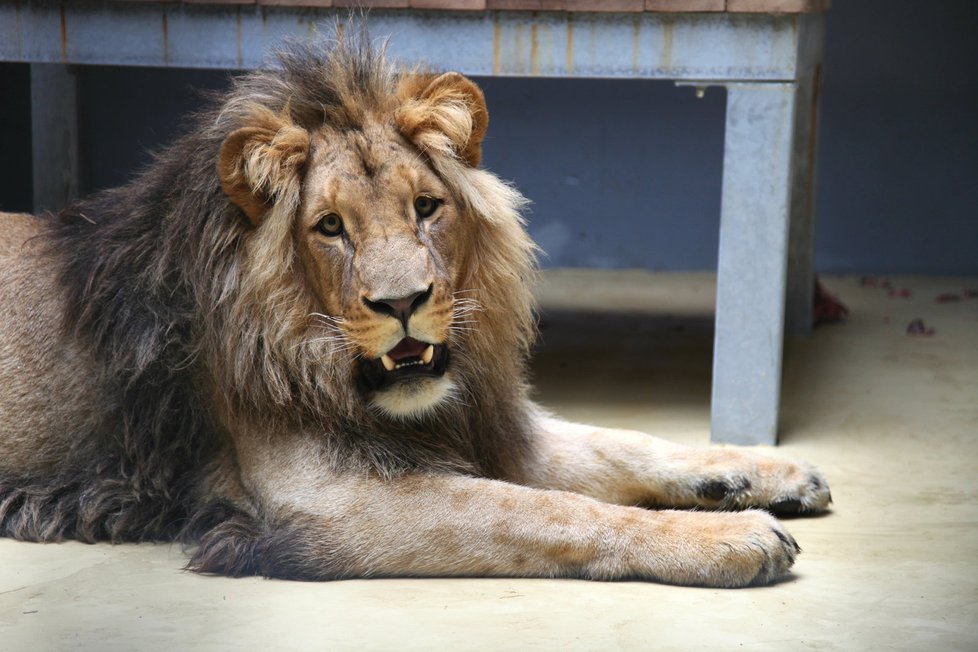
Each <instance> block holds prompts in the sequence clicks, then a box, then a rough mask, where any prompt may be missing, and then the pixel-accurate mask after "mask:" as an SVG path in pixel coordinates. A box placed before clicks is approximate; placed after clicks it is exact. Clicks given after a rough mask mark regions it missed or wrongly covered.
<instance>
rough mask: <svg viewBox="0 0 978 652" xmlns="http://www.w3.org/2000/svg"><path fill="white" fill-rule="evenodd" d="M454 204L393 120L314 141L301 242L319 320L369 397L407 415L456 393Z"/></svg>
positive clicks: (326, 133) (325, 133) (457, 230)
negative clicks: (346, 350)
mask: <svg viewBox="0 0 978 652" xmlns="http://www.w3.org/2000/svg"><path fill="white" fill-rule="evenodd" d="M461 236H462V225H461V224H460V216H459V212H458V207H457V206H456V205H455V203H454V201H453V198H452V196H451V193H450V192H449V190H448V188H446V186H445V185H444V183H442V181H441V180H440V179H439V177H438V175H437V174H435V172H434V171H433V170H432V169H431V168H430V167H429V166H428V164H427V163H426V162H425V161H424V160H423V159H422V157H420V156H418V152H417V150H416V149H415V148H414V147H413V146H412V145H411V144H410V143H409V142H407V141H406V140H405V139H404V138H403V137H401V136H400V135H399V134H398V133H397V132H395V131H394V130H393V129H392V128H391V127H390V126H388V125H382V124H378V123H368V124H367V125H365V126H364V128H363V130H362V131H354V132H346V133H342V132H338V131H335V130H332V129H323V130H322V131H319V132H317V133H315V134H313V135H312V137H311V138H310V151H309V158H308V162H307V171H306V175H305V179H304V182H303V189H302V203H301V209H300V210H299V214H298V217H297V220H296V223H295V241H296V243H297V249H298V252H299V257H300V259H301V261H302V266H303V268H304V270H305V273H306V278H307V279H308V281H309V285H310V289H311V290H312V291H313V293H314V294H315V295H316V298H317V300H318V303H319V304H320V305H321V306H322V313H323V315H325V316H324V317H323V320H324V321H325V322H326V323H325V324H323V325H324V326H325V327H326V329H327V330H332V331H333V332H335V333H336V334H337V335H339V336H341V337H342V338H343V339H344V340H345V343H346V345H347V346H349V347H350V349H351V351H353V352H354V353H355V355H354V356H352V357H354V358H355V362H354V364H355V365H356V375H357V378H358V380H359V383H360V385H361V386H362V388H363V389H364V390H365V391H366V392H367V393H368V394H369V396H370V400H371V402H372V404H373V405H375V406H376V407H378V408H380V409H382V410H383V411H385V412H387V413H390V414H393V415H398V416H407V415H412V414H416V413H418V412H422V411H424V410H426V409H429V408H430V407H432V406H433V405H435V404H437V403H438V402H439V401H441V400H442V399H443V398H444V397H445V396H446V395H447V394H448V393H449V392H450V391H451V389H452V374H451V363H450V353H451V345H452V342H451V337H450V335H451V326H452V322H453V314H454V310H453V306H454V294H453V293H454V291H455V289H456V286H455V284H456V282H457V281H458V271H459V269H460V267H461V260H460V254H461V252H462V246H461V245H462V244H463V243H462V242H460V239H461Z"/></svg>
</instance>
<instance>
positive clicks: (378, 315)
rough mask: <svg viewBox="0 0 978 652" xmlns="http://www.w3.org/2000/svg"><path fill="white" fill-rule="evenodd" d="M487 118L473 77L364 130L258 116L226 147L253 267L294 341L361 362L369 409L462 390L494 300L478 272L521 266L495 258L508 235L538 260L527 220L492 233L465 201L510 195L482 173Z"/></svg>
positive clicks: (433, 84)
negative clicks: (460, 357) (464, 346)
mask: <svg viewBox="0 0 978 652" xmlns="http://www.w3.org/2000/svg"><path fill="white" fill-rule="evenodd" d="M486 122H487V113H486V109H485V103H484V99H483V97H482V93H481V91H480V90H479V89H478V87H477V86H476V85H475V84H473V83H472V82H471V81H470V80H468V79H466V78H465V77H463V76H461V75H459V74H457V73H446V74H445V75H441V76H437V77H436V76H433V75H410V76H407V77H404V78H401V79H400V81H399V82H398V83H397V85H396V87H395V88H394V89H393V90H392V92H391V95H390V96H389V97H388V99H387V100H386V101H385V102H383V104H382V106H380V107H378V108H377V109H375V110H373V111H367V112H364V113H363V114H362V115H360V116H359V117H358V118H357V120H356V121H355V124H354V125H353V126H351V125H350V124H349V122H347V123H346V124H345V125H344V126H343V127H338V126H334V125H332V124H331V123H329V122H328V121H323V122H322V123H321V124H317V125H315V126H313V127H302V126H300V125H298V124H296V123H295V121H294V120H293V119H292V118H291V117H290V116H289V115H288V113H287V110H284V109H280V110H278V111H276V112H273V111H272V110H270V109H268V108H267V107H256V108H255V109H254V110H253V111H252V112H251V113H250V114H249V116H248V122H247V124H246V126H244V127H241V128H239V129H237V130H236V131H234V132H233V133H231V134H230V135H229V136H228V137H227V139H226V140H225V142H224V145H223V146H222V148H221V155H220V160H219V163H218V173H219V176H220V179H221V185H222V188H223V189H224V191H225V193H226V194H227V195H228V197H229V199H230V200H231V201H232V202H233V203H234V204H236V205H237V206H238V207H239V208H241V210H242V211H243V212H244V214H245V215H246V216H247V218H248V219H249V220H250V221H251V223H252V225H253V226H254V227H255V230H254V232H253V234H252V236H250V237H251V240H250V241H249V244H248V245H247V246H246V252H247V253H246V254H245V256H246V259H245V263H244V266H243V267H244V271H245V273H247V274H248V275H249V277H250V279H251V280H250V281H249V284H250V285H251V286H252V287H255V288H261V289H260V290H258V293H259V294H261V295H262V297H261V298H260V299H259V300H261V301H264V302H265V304H266V306H269V307H268V308H267V309H268V310H269V311H270V312H272V313H276V314H278V316H273V317H272V318H273V319H278V320H279V322H280V323H286V325H285V329H286V330H290V331H292V334H291V335H290V336H289V337H296V338H299V339H300V340H302V339H303V338H304V342H305V343H306V344H308V343H309V342H313V341H318V342H327V343H328V344H329V345H330V346H328V347H325V348H324V347H320V348H319V349H318V350H326V349H328V350H329V351H330V352H331V354H330V355H329V356H324V357H323V358H322V359H321V364H322V365H334V366H335V365H350V371H351V373H350V374H348V377H350V378H352V379H353V380H354V382H355V384H356V385H357V386H358V388H359V390H360V392H361V394H362V395H363V396H364V397H365V399H366V401H367V402H368V403H369V405H370V406H371V407H373V408H375V409H377V410H379V411H380V412H383V413H386V414H388V415H391V416H395V417H398V418H407V417H411V416H417V415H420V414H422V413H424V412H425V411H427V410H429V409H431V408H433V407H434V406H436V405H438V404H439V403H440V402H442V401H444V400H445V399H446V397H448V396H449V395H451V394H452V390H453V388H454V387H455V379H454V378H453V363H452V357H453V351H457V350H458V349H457V347H458V345H459V344H460V342H461V341H462V340H464V339H465V331H466V330H467V329H466V328H465V327H464V326H461V325H460V323H459V322H464V321H465V319H464V317H465V316H466V313H467V312H468V311H470V310H471V309H472V307H473V305H474V302H473V300H474V297H472V296H469V295H467V294H466V293H468V292H471V291H473V290H474V289H479V290H486V288H473V287H471V284H472V278H473V274H472V270H473V268H476V267H481V268H483V269H491V268H492V266H493V265H500V264H513V262H516V260H517V259H520V256H519V255H517V256H516V258H515V259H512V260H511V259H509V258H506V257H505V255H506V254H505V252H506V251H508V249H506V248H505V247H502V248H501V251H502V252H503V256H504V257H503V258H502V259H501V260H499V261H494V259H493V256H497V257H498V256H499V255H500V254H498V253H491V252H488V251H483V249H484V247H482V248H480V244H479V242H481V241H485V240H487V239H490V238H491V237H497V238H498V237H499V236H489V235H487V232H488V230H492V229H495V230H496V231H499V232H500V233H502V232H505V231H507V229H509V230H512V231H513V235H512V242H513V243H514V246H513V247H510V249H514V247H515V246H519V247H522V248H524V249H525V247H524V245H522V244H520V243H523V236H522V234H523V232H522V229H521V227H520V225H519V223H518V221H517V220H518V217H516V216H515V214H514V215H512V216H510V217H508V218H506V219H502V218H500V219H499V222H498V223H496V224H494V225H493V226H491V227H490V226H489V225H488V224H487V223H486V221H485V220H484V219H476V218H474V217H473V215H472V213H471V211H472V209H471V208H469V209H468V210H469V212H466V210H465V209H464V208H463V207H462V206H461V205H460V202H461V201H463V200H461V199H460V194H459V193H461V192H462V191H461V190H459V188H460V186H459V184H460V183H461V184H463V185H465V184H468V186H467V187H470V188H475V187H476V186H477V185H479V184H481V185H479V187H484V188H483V190H484V191H485V192H490V191H488V190H487V189H488V188H489V187H490V186H491V187H496V186H499V184H498V182H493V181H489V180H486V179H485V178H484V177H485V175H483V176H479V173H477V172H476V171H475V166H477V165H478V162H479V157H480V143H481V141H482V138H483V135H484V133H485V128H486ZM446 175H447V176H446ZM471 175H474V176H471ZM470 176H471V178H469V177H470ZM446 178H454V179H455V181H456V184H455V186H454V187H452V188H450V187H449V186H448V185H447V184H446V182H445V179H446ZM478 179H483V180H482V181H481V182H480V181H478ZM473 180H475V184H473ZM494 184H495V185H494ZM500 188H501V187H500ZM477 192H478V191H477ZM492 192H496V193H497V194H499V195H500V196H502V195H506V194H507V193H508V191H506V190H504V189H497V190H495V191H492ZM490 194H491V192H490ZM500 201H503V202H504V203H505V204H506V205H507V206H508V205H509V204H510V203H511V199H505V200H500ZM476 248H479V252H474V249H476ZM520 250H521V251H522V249H520ZM480 252H481V253H480ZM283 260H294V261H295V262H296V263H298V264H294V263H287V264H284V263H283V262H282V261H283ZM480 261H481V262H480ZM299 278H301V283H302V285H303V288H304V290H303V292H302V293H301V294H302V296H303V297H304V298H303V299H302V300H301V301H287V300H286V301H283V299H282V297H283V296H286V295H287V296H289V297H292V296H297V295H296V294H295V292H294V288H292V287H289V288H285V289H282V287H283V284H288V285H289V286H294V284H295V281H296V280H297V279H299ZM276 288H279V289H276ZM488 291H489V292H494V291H498V290H492V289H489V290H488ZM307 302H308V305H306V304H307ZM300 303H301V304H302V306H301V310H302V312H301V313H300V310H299V308H298V307H297V306H298V304H300ZM496 303H497V304H498V305H499V306H500V307H502V306H504V305H505V304H506V303H507V301H505V300H503V301H497V302H496ZM271 305H275V306H276V307H275V308H271V307H270V306H271ZM284 313H289V314H288V315H287V316H283V314H284ZM507 319H510V320H512V319H513V317H508V318H507ZM299 323H302V324H304V325H303V326H302V327H298V328H297V327H296V324H299ZM500 325H501V324H500ZM279 330H280V331H281V330H282V329H279ZM511 330H512V326H507V327H505V328H504V329H503V331H504V332H505V331H511ZM276 337H277V336H276ZM500 337H503V338H505V337H510V336H508V335H505V334H501V335H500ZM520 337H521V336H520V335H516V339H517V340H518V339H520ZM486 341H487V342H488V340H486ZM266 344H268V338H267V337H266ZM299 346H303V343H302V342H300V343H299ZM488 346H489V348H493V347H492V345H488ZM494 348H496V349H499V347H498V346H497V347H494ZM305 350H306V351H310V350H313V349H312V348H311V347H309V346H306V347H305ZM337 353H342V354H343V355H337ZM310 357H315V356H309V355H306V356H305V357H304V358H303V359H302V360H301V364H308V363H309V358H310ZM316 359H317V360H319V358H316ZM313 373H314V374H315V372H313ZM307 375H308V374H307ZM343 375H344V376H347V374H343Z"/></svg>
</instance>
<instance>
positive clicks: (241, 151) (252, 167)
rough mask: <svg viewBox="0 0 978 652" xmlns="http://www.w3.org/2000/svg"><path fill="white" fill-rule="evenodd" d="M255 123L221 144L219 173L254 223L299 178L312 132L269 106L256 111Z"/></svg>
mask: <svg viewBox="0 0 978 652" xmlns="http://www.w3.org/2000/svg"><path fill="white" fill-rule="evenodd" d="M251 122H252V124H251V125H250V126H248V127H242V128H241V129H238V130H237V131H235V132H232V133H231V135H230V136H228V137H227V138H226V139H225V140H224V143H223V144H222V145H221V154H220V157H219V158H218V160H217V174H218V177H219V178H220V180H221V188H222V189H223V190H224V193H225V194H226V195H227V196H228V199H230V200H231V203H233V204H235V205H236V206H238V207H239V208H240V209H241V210H242V211H244V213H245V215H247V216H248V219H249V220H250V221H251V223H252V224H254V225H256V226H257V225H258V224H259V223H260V222H261V218H262V215H264V214H265V212H266V211H267V210H268V209H269V208H270V207H271V205H272V204H273V203H274V202H275V198H276V196H277V195H279V194H281V192H282V191H283V190H284V189H285V188H287V187H288V185H289V184H290V183H292V182H293V181H297V180H298V178H299V175H300V173H301V170H302V166H303V165H305V162H306V157H307V155H308V153H309V132H307V131H306V130H305V129H302V128H301V127H297V126H295V125H294V124H293V123H292V121H291V120H289V119H288V118H286V117H283V116H280V115H275V114H274V113H272V112H271V111H268V110H267V109H260V110H256V112H255V114H254V119H253V120H252V121H251Z"/></svg>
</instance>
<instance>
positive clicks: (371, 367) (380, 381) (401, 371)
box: [360, 337, 448, 390]
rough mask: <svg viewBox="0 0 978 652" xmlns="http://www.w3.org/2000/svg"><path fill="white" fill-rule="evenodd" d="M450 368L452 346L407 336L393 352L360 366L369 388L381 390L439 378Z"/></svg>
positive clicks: (364, 362) (363, 362)
mask: <svg viewBox="0 0 978 652" xmlns="http://www.w3.org/2000/svg"><path fill="white" fill-rule="evenodd" d="M447 366H448V347H447V346H445V345H444V344H431V343H429V342H422V341H420V340H416V339H414V338H413V337H405V338H404V339H402V340H401V341H400V342H398V343H397V345H396V346H395V347H394V348H392V349H391V350H390V351H388V352H387V353H385V354H384V355H382V356H380V357H379V358H375V359H373V360H364V361H362V362H361V364H360V374H361V376H362V378H363V380H364V382H365V384H366V385H367V388H368V389H372V390H378V389H384V388H385V387H389V386H391V385H393V384H395V383H399V382H402V381H405V380H410V379H413V378H417V377H421V376H430V377H437V376H441V375H443V374H444V373H445V368H446V367H447Z"/></svg>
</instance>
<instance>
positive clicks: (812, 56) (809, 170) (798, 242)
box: [785, 15, 825, 335]
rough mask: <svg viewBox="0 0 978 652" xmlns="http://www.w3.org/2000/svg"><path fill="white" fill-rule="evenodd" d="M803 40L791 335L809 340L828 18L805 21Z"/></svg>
mask: <svg viewBox="0 0 978 652" xmlns="http://www.w3.org/2000/svg"><path fill="white" fill-rule="evenodd" d="M798 39H799V43H798V72H797V76H798V95H797V98H796V101H795V127H794V145H793V148H792V155H791V162H792V163H791V167H792V183H791V230H790V231H789V233H788V242H789V244H788V288H787V299H786V305H785V330H786V332H787V333H788V334H789V335H809V334H811V332H812V309H813V304H814V299H815V297H814V289H815V163H816V161H817V160H818V118H819V106H820V103H821V87H822V53H823V50H824V44H825V18H824V16H822V15H818V16H808V17H805V19H804V21H802V22H801V23H800V24H799V34H798Z"/></svg>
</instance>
